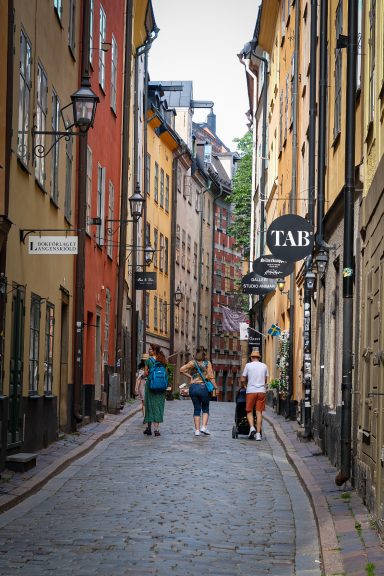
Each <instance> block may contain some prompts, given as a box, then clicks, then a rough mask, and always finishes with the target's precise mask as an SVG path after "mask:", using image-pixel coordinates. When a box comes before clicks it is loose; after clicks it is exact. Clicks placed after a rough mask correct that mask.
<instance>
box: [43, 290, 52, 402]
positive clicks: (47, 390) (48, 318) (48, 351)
mask: <svg viewBox="0 0 384 576" xmlns="http://www.w3.org/2000/svg"><path fill="white" fill-rule="evenodd" d="M54 337H55V307H54V305H53V304H51V303H49V302H47V307H46V311H45V350H44V394H48V395H50V394H52V387H53V344H54Z"/></svg>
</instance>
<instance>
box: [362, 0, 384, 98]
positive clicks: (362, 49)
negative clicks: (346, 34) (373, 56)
mask: <svg viewBox="0 0 384 576" xmlns="http://www.w3.org/2000/svg"><path fill="white" fill-rule="evenodd" d="M383 45H384V42H383ZM362 57H363V0H357V54H356V89H357V90H361V64H362Z"/></svg>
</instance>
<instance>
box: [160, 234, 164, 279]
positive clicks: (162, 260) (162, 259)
mask: <svg viewBox="0 0 384 576" xmlns="http://www.w3.org/2000/svg"><path fill="white" fill-rule="evenodd" d="M164 255H165V254H164V235H163V234H160V270H161V272H164Z"/></svg>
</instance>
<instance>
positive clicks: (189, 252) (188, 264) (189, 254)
mask: <svg viewBox="0 0 384 576" xmlns="http://www.w3.org/2000/svg"><path fill="white" fill-rule="evenodd" d="M190 271H191V236H190V235H189V234H188V237H187V272H190Z"/></svg>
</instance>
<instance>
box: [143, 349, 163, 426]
mask: <svg viewBox="0 0 384 576" xmlns="http://www.w3.org/2000/svg"><path fill="white" fill-rule="evenodd" d="M148 352H149V358H148V360H146V361H145V372H144V373H145V375H146V376H147V380H146V383H145V392H144V404H145V417H144V422H145V423H146V424H147V427H146V429H145V430H144V434H147V435H148V436H151V435H152V422H153V427H154V434H155V436H160V430H159V428H160V422H162V421H163V419H164V404H165V391H164V392H152V390H150V389H149V378H148V375H149V371H150V369H151V367H152V366H153V364H154V363H155V361H157V362H160V363H161V364H163V365H164V366H166V365H167V359H166V357H165V356H164V354H163V352H162V350H161V348H160V346H158V345H157V344H150V345H149V350H148Z"/></svg>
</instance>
